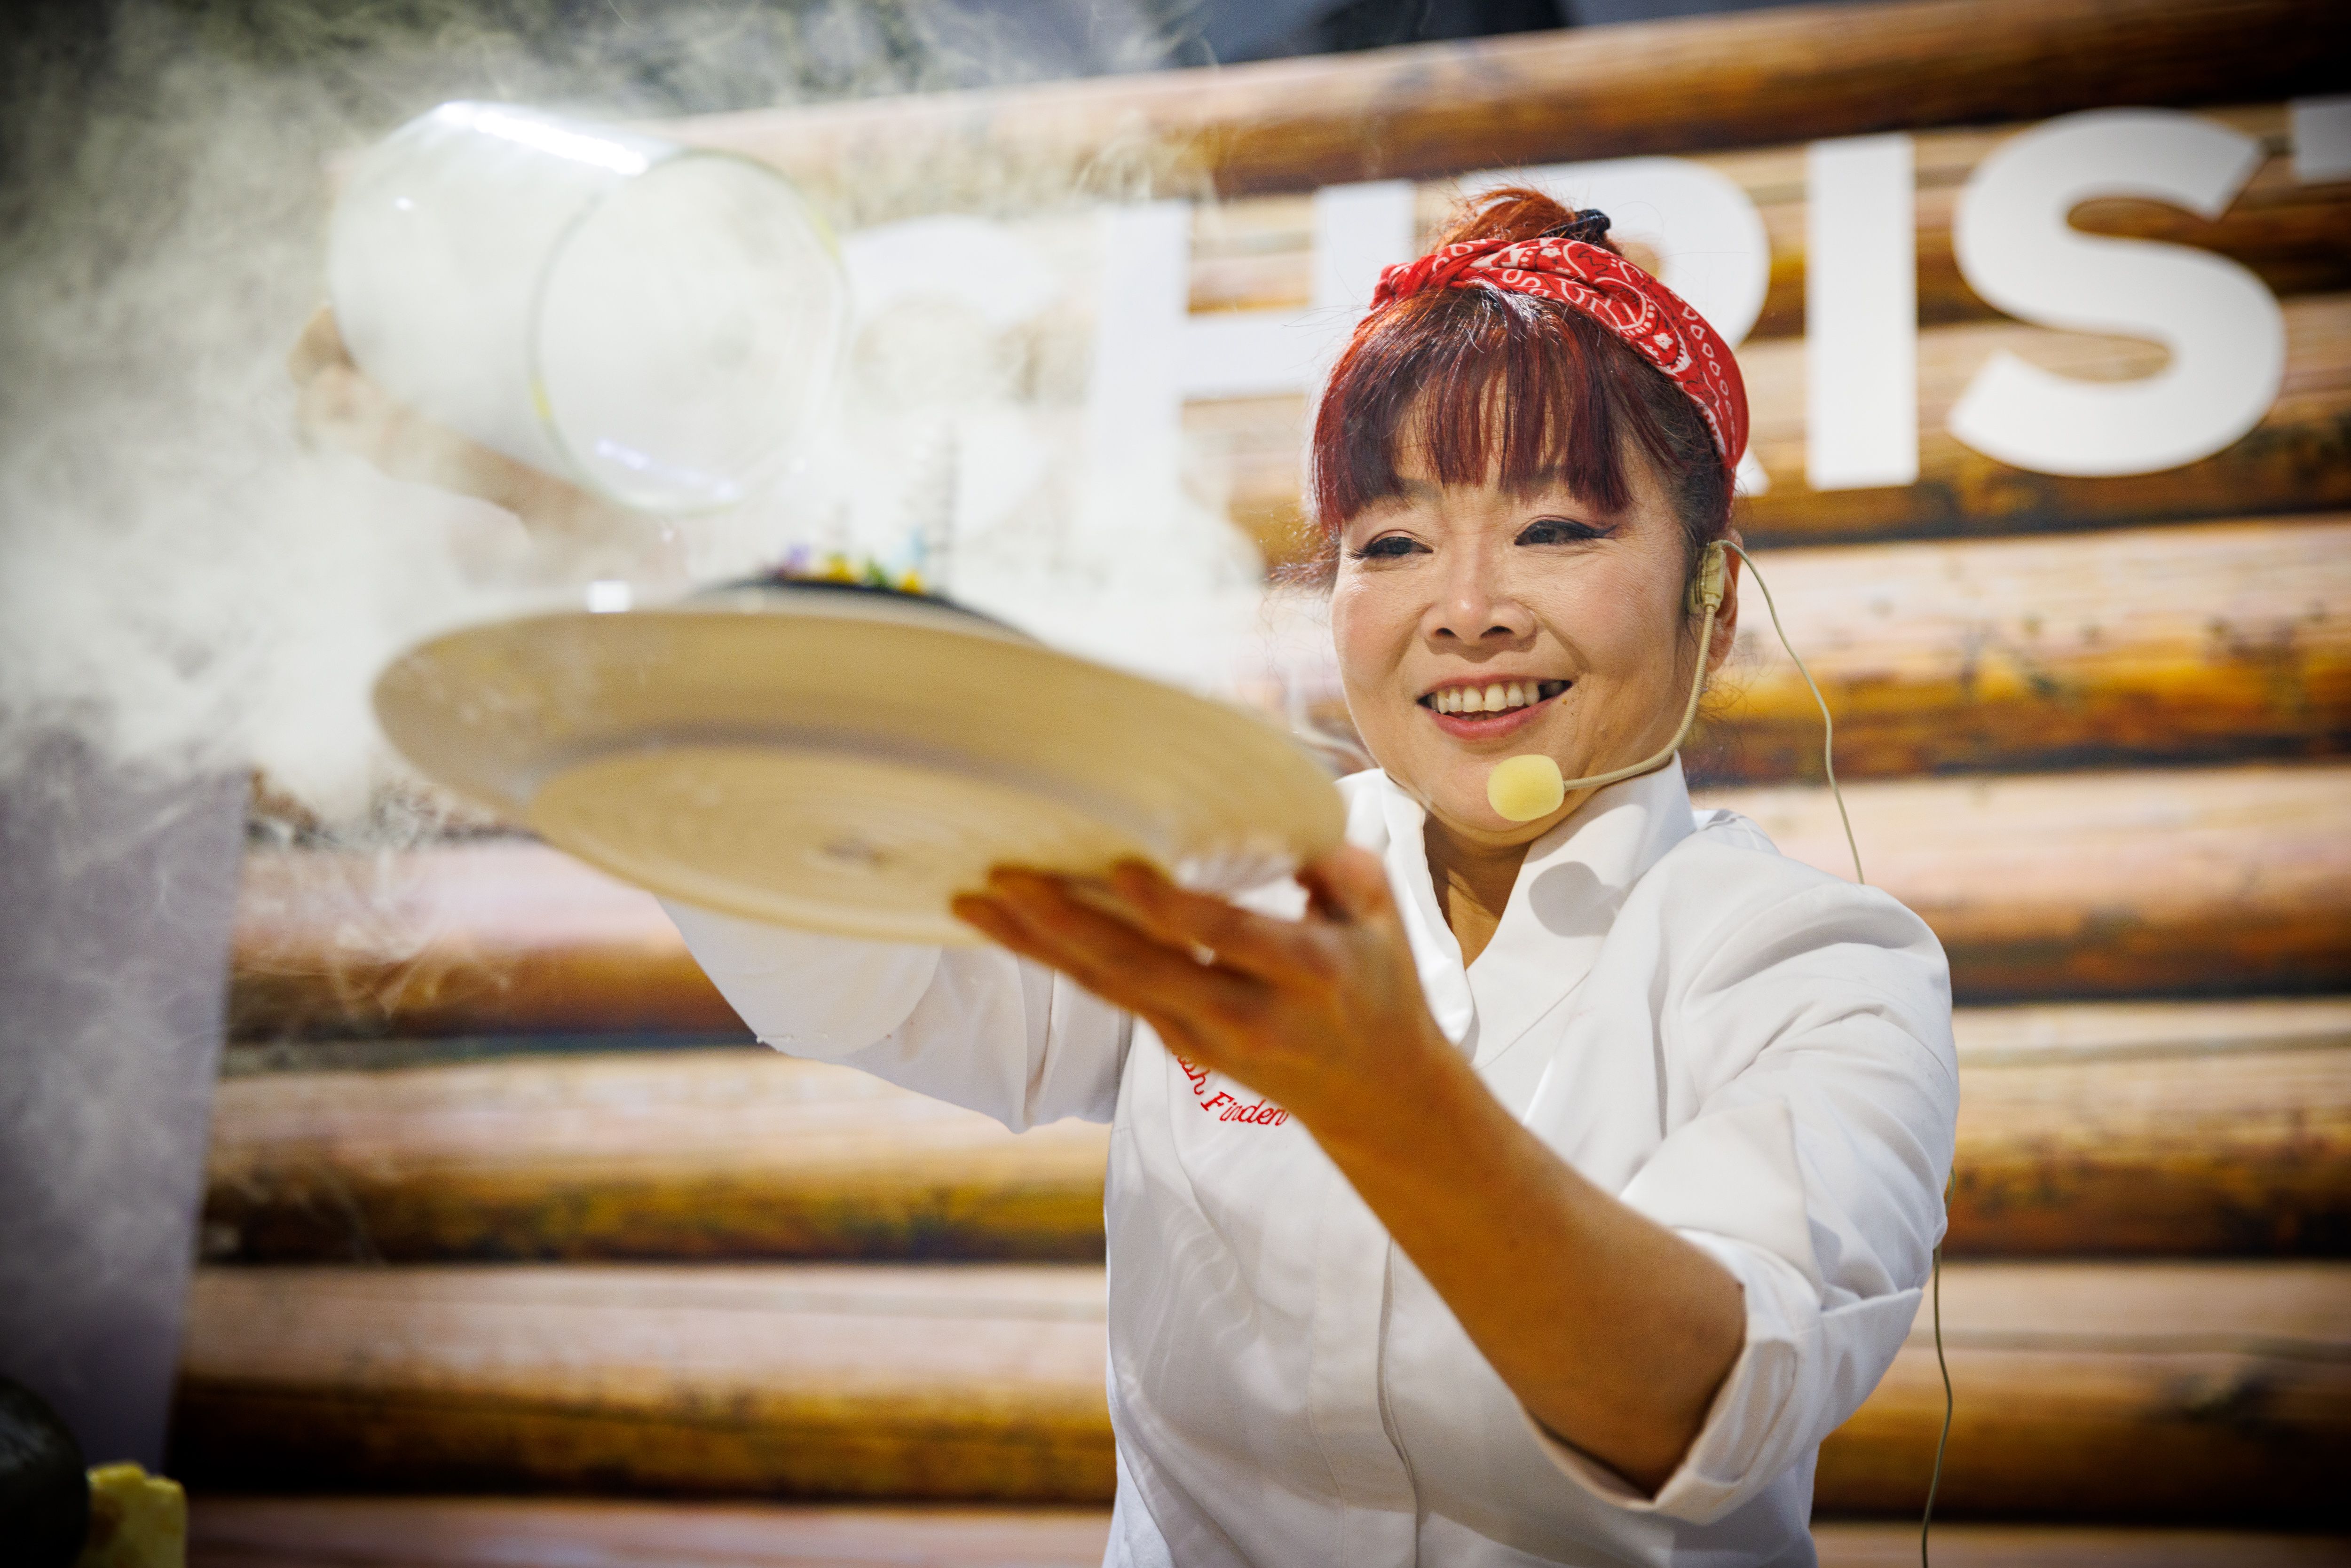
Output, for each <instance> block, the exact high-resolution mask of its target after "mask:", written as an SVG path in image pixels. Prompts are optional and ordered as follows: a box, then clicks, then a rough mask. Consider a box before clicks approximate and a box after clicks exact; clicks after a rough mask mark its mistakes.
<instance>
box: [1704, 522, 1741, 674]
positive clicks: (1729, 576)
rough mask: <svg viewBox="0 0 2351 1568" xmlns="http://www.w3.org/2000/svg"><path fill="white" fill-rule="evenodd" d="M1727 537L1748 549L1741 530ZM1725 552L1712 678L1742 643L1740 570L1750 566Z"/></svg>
mask: <svg viewBox="0 0 2351 1568" xmlns="http://www.w3.org/2000/svg"><path fill="white" fill-rule="evenodd" d="M1723 538H1725V539H1727V540H1729V542H1730V543H1732V544H1734V545H1738V546H1739V547H1740V549H1745V548H1746V544H1747V541H1746V540H1745V539H1743V538H1740V537H1739V530H1738V529H1737V528H1732V529H1730V530H1729V532H1728V533H1726V534H1724V535H1723ZM1721 553H1722V569H1723V579H1722V608H1721V609H1719V610H1718V611H1716V612H1714V645H1713V646H1712V647H1710V648H1708V650H1707V653H1706V673H1707V674H1709V675H1711V674H1715V673H1716V672H1717V671H1719V670H1720V669H1721V668H1722V666H1723V665H1724V664H1725V663H1727V662H1728V661H1729V658H1730V647H1731V644H1732V643H1736V642H1737V641H1738V640H1739V581H1740V570H1741V569H1742V568H1743V567H1745V565H1746V564H1747V563H1746V562H1745V561H1743V560H1742V559H1740V558H1739V556H1738V555H1736V554H1735V553H1733V552H1732V551H1730V550H1728V549H1726V550H1723V551H1722V552H1721Z"/></svg>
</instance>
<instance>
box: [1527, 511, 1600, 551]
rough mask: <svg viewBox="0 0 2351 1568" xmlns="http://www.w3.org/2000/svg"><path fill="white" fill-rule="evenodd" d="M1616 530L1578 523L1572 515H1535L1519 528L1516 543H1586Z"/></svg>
mask: <svg viewBox="0 0 2351 1568" xmlns="http://www.w3.org/2000/svg"><path fill="white" fill-rule="evenodd" d="M1615 531H1616V530H1615V529H1614V528H1602V527H1600V526H1598V525H1597V524H1593V523H1579V522H1577V521H1576V520H1575V519H1573V517H1537V518H1536V519H1535V520H1534V521H1533V522H1531V523H1529V524H1528V525H1527V526H1526V527H1525V528H1520V530H1519V537H1518V539H1517V541H1516V542H1517V543H1519V544H1522V545H1572V544H1588V543H1590V542H1591V541H1592V540H1593V539H1604V538H1607V537H1608V536H1609V535H1610V534H1612V533H1614V532H1615Z"/></svg>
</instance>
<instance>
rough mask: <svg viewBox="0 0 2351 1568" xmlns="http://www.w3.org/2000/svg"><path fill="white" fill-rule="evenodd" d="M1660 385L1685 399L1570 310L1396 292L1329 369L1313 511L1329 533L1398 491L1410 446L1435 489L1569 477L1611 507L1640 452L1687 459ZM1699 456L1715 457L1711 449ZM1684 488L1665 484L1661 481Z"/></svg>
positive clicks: (1490, 297) (1669, 461)
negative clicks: (1422, 458)
mask: <svg viewBox="0 0 2351 1568" xmlns="http://www.w3.org/2000/svg"><path fill="white" fill-rule="evenodd" d="M1644 377H1646V378H1647V380H1649V381H1653V382H1657V383H1658V386H1657V387H1656V388H1651V387H1648V386H1646V385H1645V384H1644V382H1643V381H1642V378H1644ZM1661 390H1662V391H1665V392H1670V393H1671V395H1672V396H1673V397H1675V398H1679V397H1680V396H1681V393H1680V392H1679V391H1678V390H1677V389H1675V388H1673V387H1672V385H1671V383H1670V382H1667V381H1666V380H1665V378H1664V377H1663V376H1660V375H1659V374H1658V373H1657V372H1656V371H1655V370H1653V369H1652V368H1651V367H1649V366H1648V365H1646V364H1644V363H1642V362H1641V361H1640V360H1639V359H1638V357H1636V356H1635V354H1634V353H1633V351H1632V350H1630V349H1629V348H1627V347H1626V346H1625V344H1624V343H1623V342H1622V341H1620V340H1618V339H1617V338H1616V337H1615V336H1614V334H1613V333H1611V332H1609V331H1608V330H1607V329H1605V328H1604V327H1602V326H1601V325H1600V324H1599V323H1597V322H1595V321H1593V320H1590V319H1587V318H1585V317H1584V316H1583V315H1582V314H1580V313H1579V312H1577V311H1574V310H1572V309H1570V308H1567V307H1565V306H1562V305H1558V304H1555V303H1553V302H1552V301H1549V300H1543V299H1537V298H1530V297H1529V296H1526V295H1522V294H1511V293H1505V292H1502V291H1500V290H1498V289H1490V288H1442V289H1437V290H1434V291H1432V292H1429V293H1426V294H1419V295H1415V296H1413V297H1411V298H1405V299H1400V300H1398V301H1396V302H1395V304H1393V305H1390V306H1388V307H1387V308H1384V310H1382V311H1381V312H1380V313H1379V315H1378V316H1377V317H1376V318H1375V319H1373V320H1372V321H1371V322H1370V323H1368V324H1367V325H1366V326H1365V327H1364V329H1363V330H1362V332H1361V333H1360V334H1359V335H1358V336H1357V337H1356V339H1355V340H1354V341H1353V343H1352V344H1350V345H1349V346H1348V349H1347V351H1346V352H1345V353H1344V354H1343V355H1342V356H1341V357H1340V360H1339V362H1338V364H1337V365H1335V366H1334V367H1332V372H1331V380H1330V382H1329V384H1328V386H1327V387H1326V388H1325V390H1324V392H1323V395H1322V404H1321V406H1320V408H1319V409H1318V410H1317V412H1316V414H1315V419H1314V444H1313V451H1312V456H1311V463H1312V477H1311V495H1312V500H1313V507H1314V517H1315V519H1316V521H1317V522H1318V523H1319V524H1320V525H1321V527H1322V529H1323V531H1324V532H1325V533H1326V534H1332V533H1335V532H1336V531H1337V530H1338V529H1339V528H1342V527H1343V526H1344V525H1345V524H1346V522H1347V521H1348V520H1349V519H1351V518H1353V517H1354V516H1355V515H1356V514H1357V513H1359V512H1361V511H1363V510H1364V508H1365V507H1369V506H1372V505H1373V504H1374V503H1375V502H1379V501H1383V500H1386V499H1388V498H1390V497H1394V496H1396V495H1398V494H1400V493H1401V492H1402V488H1403V485H1402V481H1401V480H1400V479H1399V477H1398V476H1397V474H1396V458H1397V455H1398V454H1399V451H1400V449H1402V448H1403V447H1405V445H1406V444H1412V445H1414V446H1418V447H1422V448H1424V449H1425V451H1426V461H1427V463H1428V465H1429V467H1430V468H1431V469H1432V470H1433V471H1434V472H1435V474H1436V476H1437V480H1438V481H1439V482H1440V483H1442V484H1446V485H1477V484H1482V483H1488V482H1496V483H1499V484H1500V485H1501V486H1504V487H1505V488H1510V489H1520V488H1534V487H1538V486H1543V485H1547V484H1552V483H1563V484H1565V485H1566V486H1568V487H1569V488H1570V489H1573V491H1575V493H1576V494H1577V495H1579V496H1581V497H1583V498H1584V499H1585V500H1586V501H1588V502H1589V503H1590V504H1591V505H1593V507H1597V508H1599V510H1600V511H1601V513H1602V514H1603V515H1608V514H1613V513H1614V512H1617V511H1620V510H1622V509H1623V508H1624V507H1625V506H1626V505H1628V504H1629V503H1630V502H1631V500H1632V496H1633V492H1632V485H1631V481H1630V479H1629V476H1628V475H1627V472H1626V468H1625V464H1626V462H1627V460H1628V457H1629V455H1630V453H1631V452H1632V451H1633V450H1634V449H1635V448H1638V449H1639V450H1641V451H1642V452H1643V453H1644V454H1645V455H1646V456H1647V457H1648V458H1649V460H1650V461H1651V462H1652V463H1653V464H1656V465H1659V466H1660V467H1663V468H1666V469H1677V468H1679V467H1680V466H1682V464H1681V462H1679V461H1677V460H1678V459H1680V458H1681V457H1682V456H1683V454H1682V453H1680V452H1679V451H1678V450H1677V449H1678V448H1680V447H1683V446H1686V445H1687V444H1688V440H1687V433H1684V432H1669V431H1667V429H1666V428H1665V427H1664V419H1661V417H1660V415H1661V414H1663V415H1664V416H1665V418H1670V417H1671V414H1672V413H1673V412H1674V411H1673V410H1672V408H1671V405H1670V404H1667V406H1666V407H1665V408H1663V409H1661V408H1660V407H1659V406H1658V404H1659V399H1658V398H1657V397H1656V395H1655V393H1656V392H1658V391H1661ZM1680 423H1695V416H1692V419H1690V420H1687V421H1682V422H1680ZM1677 436H1678V437H1679V439H1677ZM1707 460H1708V461H1709V462H1715V461H1719V460H1717V459H1714V458H1713V456H1712V452H1711V449H1710V448H1709V449H1708V454H1707ZM1678 488H1679V486H1675V485H1673V484H1672V483H1671V480H1670V478H1669V479H1668V489H1669V490H1677V489H1678ZM1726 500H1727V497H1726Z"/></svg>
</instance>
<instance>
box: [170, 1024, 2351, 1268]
mask: <svg viewBox="0 0 2351 1568" xmlns="http://www.w3.org/2000/svg"><path fill="white" fill-rule="evenodd" d="M1958 1031H1959V1049H1960V1112H1959V1155H1958V1159H1957V1162H1956V1163H1957V1168H1958V1172H1959V1175H1958V1177H1957V1186H1955V1188H1954V1191H1953V1194H1952V1200H1951V1221H1950V1234H1949V1238H1948V1239H1947V1240H1946V1242H1945V1249H1946V1251H1947V1252H1949V1254H1950V1255H1951V1256H1954V1257H1970V1256H2001V1255H2008V1256H2017V1255H2043V1256H2060V1257H2062V1256H2066V1255H2072V1254H2104V1255H2112V1256H2129V1255H2159V1254H2167V1253H2168V1254H2174V1255H2178V1254H2193V1253H2207V1254H2213V1255H2221V1256H2225V1255H2229V1254H2238V1253H2243V1254H2251V1253H2273V1254H2294V1253H2301V1254H2323V1255H2326V1256H2334V1257H2343V1256H2351V1003H2346V1002H2341V1001H2333V1000H2324V1001H2263V1002H2252V1003H2217V1004H2216V1003H2169V1004H2160V1005H2147V1004H2136V1005H2134V1004H2124V1005H2119V1006H2116V1005H2096V1004H2093V1005H2075V1006H2071V1007H2055V1008H2052V1007H2038V1008H2012V1009H1961V1011H1960V1013H1959V1020H1958ZM1109 1137H1110V1134H1109V1129H1108V1128H1106V1127H1101V1126H1095V1125H1090V1124H1084V1123H1078V1122H1063V1123H1060V1124H1055V1125H1053V1126H1050V1127H1044V1128H1040V1129H1038V1130H1036V1131H1033V1132H1030V1133H1028V1134H1022V1135H1020V1136H1018V1137H1016V1136H1014V1135H1013V1134H1010V1133H1008V1132H1007V1131H1006V1130H1005V1129H1004V1128H1003V1127H1002V1126H1001V1125H999V1124H997V1123H996V1122H994V1121H991V1120H990V1119H988V1118H987V1117H986V1116H982V1115H979V1114H977V1113H974V1112H969V1111H963V1110H958V1109H956V1108H955V1107H953V1106H949V1105H945V1104H942V1103H939V1102H936V1101H934V1100H927V1099H925V1098H923V1097H921V1096H919V1095H916V1094H913V1093H910V1092H905V1091H903V1090H899V1089H895V1088H893V1087H891V1086H890V1085H888V1084H885V1083H883V1082H880V1081H878V1080H876V1079H873V1078H872V1077H869V1076H867V1075H866V1074H864V1073H862V1072H857V1071H853V1070H852V1069H849V1068H841V1067H831V1066H828V1065H825V1064H823V1063H819V1062H808V1061H793V1060H791V1059H789V1058H788V1057H783V1056H778V1055H776V1054H774V1053H772V1052H769V1051H764V1050H740V1049H738V1050H733V1051H664V1052H658V1053H617V1054H611V1055H601V1054H599V1055H589V1056H552V1057H549V1056H541V1057H526V1058H516V1059H510V1060H507V1061H486V1062H467V1063H458V1064H448V1065H432V1066H418V1067H411V1068H406V1069H402V1070H398V1071H343V1072H261V1073H255V1074H251V1075H248V1076H242V1077H236V1078H232V1079H230V1080H228V1081H227V1082H224V1083H223V1084H222V1085H221V1086H220V1091H219V1093H218V1096H217V1097H216V1099H215V1101H214V1145H213V1157H212V1164H211V1169H210V1173H209V1177H208V1182H207V1190H206V1196H205V1199H204V1235H205V1238H206V1245H207V1248H208V1249H209V1255H210V1256H211V1257H212V1258H213V1259H214V1260H216V1261H237V1262H246V1263H270V1262H296V1261H304V1262H317V1261H344V1262H358V1261H368V1260H376V1261H389V1262H439V1261H452V1260H612V1259H643V1260H655V1259H665V1260H712V1259H726V1258H737V1259H742V1258H764V1259H791V1258H798V1259H809V1258H828V1259H922V1258H963V1259H1061V1260H1099V1259H1100V1258H1101V1257H1102V1173H1103V1168H1104V1165H1105V1162H1106V1159H1107V1155H1108V1150H1109Z"/></svg>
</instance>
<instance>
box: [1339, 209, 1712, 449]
mask: <svg viewBox="0 0 2351 1568" xmlns="http://www.w3.org/2000/svg"><path fill="white" fill-rule="evenodd" d="M1430 288H1499V289H1504V290H1507V291H1509V292H1510V293H1513V294H1531V295H1535V296H1537V297H1538V298H1543V299H1556V300H1558V301H1559V302H1560V303H1561V304H1562V305H1566V306H1570V307H1572V308H1574V309H1577V310H1580V311H1582V312H1583V314H1584V315H1586V316H1589V317H1591V318H1592V319H1593V320H1594V321H1597V322H1599V323H1600V324H1601V325H1602V326H1604V327H1605V328H1607V329H1609V330H1610V331H1612V332H1614V333H1615V334H1616V335H1617V336H1618V337H1619V338H1622V339H1623V340H1625V342H1627V343H1629V344H1631V345H1632V346H1633V351H1634V352H1635V353H1637V354H1639V355H1640V356H1641V357H1642V358H1643V359H1645V360H1646V361H1649V363H1651V364H1653V365H1655V366H1656V367H1657V369H1659V370H1661V371H1665V372H1666V374H1667V376H1669V377H1671V378H1672V380H1673V382H1674V384H1675V385H1676V386H1678V387H1680V388H1681V389H1682V391H1683V392H1687V394H1688V395H1689V400H1690V401H1691V402H1694V403H1696V404H1698V413H1701V414H1703V415H1704V416H1705V418H1706V425H1707V429H1708V431H1709V432H1711V433H1712V434H1713V436H1714V444H1715V449H1716V450H1717V451H1719V452H1720V453H1721V454H1722V463H1723V466H1724V467H1726V468H1731V469H1735V468H1737V467H1738V465H1739V459H1740V455H1741V454H1742V453H1744V452H1745V451H1746V450H1747V383H1746V382H1744V381H1743V380H1741V379H1740V374H1739V361H1737V360H1736V359H1734V358H1732V357H1731V352H1730V345H1729V344H1728V343H1726V342H1724V341H1723V340H1722V339H1721V338H1720V337H1719V336H1718V335H1717V334H1716V332H1715V329H1713V328H1712V327H1709V326H1708V325H1707V321H1706V318H1705V317H1703V316H1701V315H1699V314H1698V312H1697V311H1696V310H1695V309H1693V308H1691V307H1690V304H1689V302H1688V301H1687V300H1686V299H1684V298H1682V297H1681V296H1680V295H1678V294H1676V293H1675V292H1674V291H1673V290H1672V289H1670V288H1668V287H1666V286H1665V285H1664V284H1662V283H1660V282H1658V281H1657V280H1656V278H1654V277H1650V276H1649V275H1648V274H1647V273H1646V272H1644V271H1642V270H1641V269H1640V268H1639V267H1635V266H1634V265H1633V264H1632V263H1631V262H1629V261H1626V260H1625V258H1624V257H1623V256H1618V255H1616V254H1615V253H1614V252H1613V251H1606V250H1603V249H1601V248H1600V247H1599V246H1596V245H1586V244H1585V243H1584V242H1583V241H1582V240H1578V239H1559V238H1550V239H1522V240H1471V241H1468V242H1466V243H1464V244H1461V245H1448V246H1445V247H1444V248H1443V249H1442V250H1433V251H1431V252H1429V253H1428V254H1427V255H1426V256H1422V257H1421V258H1420V259H1419V260H1418V261H1411V262H1406V263H1405V264H1404V265H1402V266H1401V267H1389V268H1387V269H1386V270H1385V271H1384V272H1382V273H1381V274H1380V284H1379V287H1377V288H1375V289H1374V290H1373V291H1372V310H1373V312H1374V314H1376V313H1377V312H1378V311H1379V309H1380V308H1381V307H1382V306H1384V305H1386V304H1388V303H1390V302H1391V301H1393V300H1397V299H1405V298H1410V297H1411V296H1413V295H1415V294H1418V293H1420V292H1422V291H1423V290H1425V289H1430ZM1366 319H1369V318H1366Z"/></svg>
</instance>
